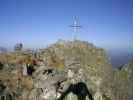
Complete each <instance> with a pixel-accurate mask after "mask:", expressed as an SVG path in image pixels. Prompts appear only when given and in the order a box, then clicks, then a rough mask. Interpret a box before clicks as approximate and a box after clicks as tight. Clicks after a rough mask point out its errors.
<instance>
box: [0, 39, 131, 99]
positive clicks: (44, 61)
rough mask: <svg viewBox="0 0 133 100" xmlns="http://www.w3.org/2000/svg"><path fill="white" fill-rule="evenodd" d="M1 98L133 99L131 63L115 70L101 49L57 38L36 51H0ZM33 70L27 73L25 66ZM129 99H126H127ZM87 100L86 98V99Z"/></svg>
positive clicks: (84, 43)
mask: <svg viewBox="0 0 133 100" xmlns="http://www.w3.org/2000/svg"><path fill="white" fill-rule="evenodd" d="M0 57H1V58H0V68H1V69H0V80H1V81H0V97H1V98H9V100H61V98H64V99H65V100H77V98H78V99H79V100H84V99H85V98H87V97H88V98H90V99H89V100H132V98H133V94H132V88H133V85H132V82H133V78H132V75H133V69H132V68H133V67H131V66H132V65H133V63H131V62H130V63H129V64H126V65H124V67H121V68H120V69H118V70H114V69H112V66H111V63H110V61H109V59H108V57H107V56H106V52H105V51H104V50H103V49H102V48H98V47H96V46H94V45H93V44H90V43H88V42H85V41H79V40H75V41H64V40H59V41H58V42H56V43H55V44H52V45H50V46H48V47H47V48H44V49H38V50H36V51H32V50H31V51H21V52H8V53H1V54H0ZM29 66H30V67H31V68H32V69H34V71H32V73H31V74H30V75H29V74H28V73H27V70H29V69H28V67H29ZM127 98H128V99H127ZM86 100H88V99H86Z"/></svg>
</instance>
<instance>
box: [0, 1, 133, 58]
mask: <svg viewBox="0 0 133 100" xmlns="http://www.w3.org/2000/svg"><path fill="white" fill-rule="evenodd" d="M132 4H133V1H132V0H0V46H3V47H7V48H12V47H13V46H14V45H15V44H16V43H19V42H22V43H23V44H24V46H25V47H26V48H41V47H45V46H46V45H48V44H52V43H54V42H56V41H57V40H58V39H65V40H72V39H73V38H74V37H76V39H79V40H83V41H88V42H91V43H93V44H94V45H96V46H98V47H102V48H104V49H106V50H107V51H109V52H108V53H109V55H110V54H111V55H114V54H115V55H117V54H119V52H126V53H127V54H132V53H133V43H132V41H133V40H132V39H133V28H132V27H133V6H132ZM74 16H77V17H78V19H79V22H80V24H81V25H82V26H83V27H82V28H81V30H80V32H79V33H73V31H72V30H71V29H70V27H68V26H69V25H71V24H72V23H73V17H74ZM112 51H113V54H112ZM123 57H125V56H123ZM128 57H129V58H130V55H128ZM112 58H113V57H112ZM126 58H127V57H126Z"/></svg>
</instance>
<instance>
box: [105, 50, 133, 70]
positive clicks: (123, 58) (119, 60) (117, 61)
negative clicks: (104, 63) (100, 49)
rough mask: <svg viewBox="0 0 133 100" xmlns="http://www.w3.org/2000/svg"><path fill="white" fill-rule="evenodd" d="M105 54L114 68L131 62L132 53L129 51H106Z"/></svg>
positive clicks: (132, 58)
mask: <svg viewBox="0 0 133 100" xmlns="http://www.w3.org/2000/svg"><path fill="white" fill-rule="evenodd" d="M107 53H108V56H109V57H110V59H111V62H112V65H113V67H114V68H117V67H119V66H121V65H123V64H126V63H128V62H129V61H130V60H133V52H131V51H119V50H108V51H107Z"/></svg>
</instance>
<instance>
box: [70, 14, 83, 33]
mask: <svg viewBox="0 0 133 100" xmlns="http://www.w3.org/2000/svg"><path fill="white" fill-rule="evenodd" d="M70 27H71V28H72V29H73V31H74V32H75V33H77V32H78V31H79V29H80V28H82V26H81V25H80V24H79V21H78V18H77V17H76V16H75V17H74V21H73V24H72V25H70Z"/></svg>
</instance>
